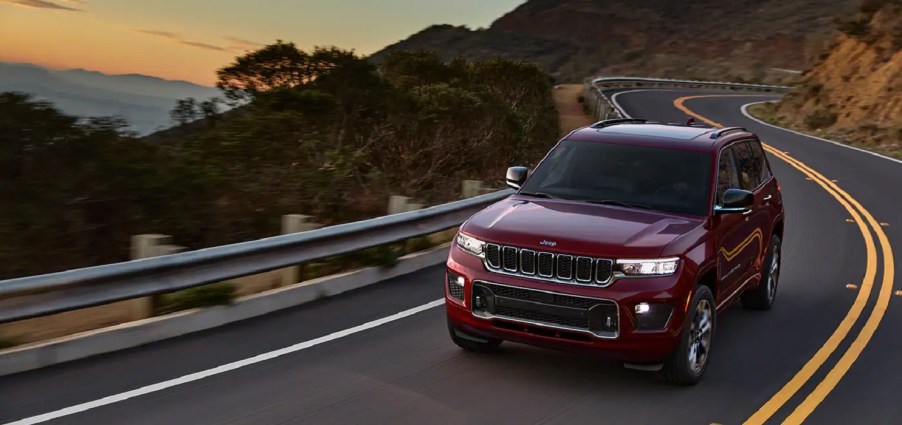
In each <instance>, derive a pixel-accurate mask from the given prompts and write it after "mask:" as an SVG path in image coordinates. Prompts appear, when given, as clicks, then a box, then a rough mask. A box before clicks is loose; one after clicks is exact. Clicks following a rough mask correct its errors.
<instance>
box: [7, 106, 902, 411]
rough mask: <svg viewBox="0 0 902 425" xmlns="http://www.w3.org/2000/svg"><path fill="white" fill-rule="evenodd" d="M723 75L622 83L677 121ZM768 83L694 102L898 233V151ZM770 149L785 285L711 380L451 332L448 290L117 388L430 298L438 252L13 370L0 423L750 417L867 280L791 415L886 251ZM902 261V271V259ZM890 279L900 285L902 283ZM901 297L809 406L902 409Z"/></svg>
mask: <svg viewBox="0 0 902 425" xmlns="http://www.w3.org/2000/svg"><path fill="white" fill-rule="evenodd" d="M717 93H721V92H699V91H691V92H686V91H682V92H681V91H660V90H659V91H640V92H629V93H622V94H619V95H618V96H617V100H618V101H619V103H620V104H621V105H622V106H623V107H624V108H625V109H626V110H627V111H628V112H629V113H630V114H632V115H634V116H641V117H644V118H648V119H654V120H663V121H669V122H676V121H680V122H681V121H685V119H686V113H685V112H683V111H680V110H678V109H677V108H676V107H675V106H674V100H675V99H677V98H680V97H683V96H688V95H697V94H717ZM767 99H773V96H758V97H709V98H699V99H692V100H687V101H686V102H685V103H684V106H685V107H687V108H689V109H691V110H692V111H694V112H695V113H698V114H700V115H702V116H704V117H707V118H708V119H710V120H713V121H716V122H718V123H722V124H725V125H740V126H744V127H746V128H749V129H750V130H753V131H756V132H758V133H759V134H760V135H761V137H762V139H763V140H764V141H765V142H766V143H767V144H769V145H771V146H774V147H775V148H777V149H779V150H780V151H783V152H789V155H791V157H792V158H795V159H797V160H800V161H802V162H803V163H804V164H806V165H807V166H809V167H811V168H813V169H815V170H817V171H818V172H819V173H821V174H823V175H824V176H826V177H827V178H828V179H831V180H836V184H837V185H838V186H839V187H840V188H842V189H843V190H845V191H846V192H848V193H849V194H850V195H851V196H852V197H854V199H855V200H857V201H858V202H860V203H861V205H862V206H863V207H864V208H865V209H866V210H867V211H869V212H870V214H872V215H873V216H874V217H875V219H876V220H877V221H879V222H884V223H886V224H888V226H881V229H882V231H883V232H885V234H886V235H887V237H888V241H889V243H890V244H892V245H893V246H895V247H902V212H900V206H902V201H900V199H899V197H900V195H902V164H900V163H896V162H892V161H889V160H886V159H883V158H878V157H875V156H872V155H868V154H865V153H861V152H858V151H854V150H851V149H848V148H844V147H839V146H835V145H832V144H829V143H826V142H822V141H818V140H814V139H810V138H807V137H804V136H799V135H796V134H792V133H789V132H785V131H782V130H779V129H774V128H770V127H766V126H763V125H761V124H758V123H755V122H753V121H751V120H750V119H748V118H746V117H744V116H743V115H742V114H741V112H740V107H741V105H743V104H745V103H749V102H753V101H756V100H767ZM769 157H770V160H771V164H772V166H773V168H774V173H775V174H776V176H777V178H778V179H779V181H780V182H781V185H782V190H783V192H784V198H785V204H786V209H787V223H786V235H785V240H784V244H783V255H784V261H783V274H782V276H781V283H780V285H781V286H780V290H779V293H778V298H777V303H776V305H775V307H774V310H772V311H770V312H764V313H762V312H751V311H747V310H744V309H742V308H741V307H740V306H739V305H738V304H737V305H735V306H733V307H732V308H730V309H729V310H728V311H727V312H726V314H724V315H722V316H721V318H720V323H719V329H718V334H717V338H716V340H715V345H714V348H713V353H712V356H713V357H712V359H711V362H712V363H711V365H710V367H709V369H708V372H707V375H706V379H705V380H704V381H703V382H702V383H701V384H699V385H698V386H695V387H691V388H679V387H673V386H670V385H668V384H665V383H664V382H662V381H659V380H657V379H656V378H655V376H654V375H653V374H650V373H646V372H638V371H632V370H627V369H624V368H623V367H622V365H620V364H619V363H614V362H609V361H603V360H599V359H596V358H592V357H588V356H581V355H574V354H569V353H562V352H555V351H547V350H542V349H537V348H531V347H527V346H522V345H516V344H505V345H503V346H502V347H503V349H502V350H500V351H499V352H498V353H496V354H492V355H476V354H471V353H466V352H463V351H461V350H460V349H458V348H457V347H456V346H455V345H453V344H452V343H451V341H450V340H449V339H448V336H447V330H446V328H445V319H444V310H443V308H440V307H438V308H431V309H426V310H425V311H423V312H419V313H416V314H413V315H410V316H409V317H405V318H402V319H400V320H394V321H391V322H388V323H386V324H383V325H381V326H377V327H373V328H372V329H368V330H364V331H361V332H357V333H353V334H351V335H349V336H344V337H334V336H333V337H330V338H329V339H331V340H330V341H327V342H323V343H321V344H318V345H313V346H310V347H309V348H304V349H298V350H296V351H294V352H291V353H288V354H285V355H283V356H281V357H278V358H274V359H270V360H262V361H256V360H251V361H248V362H246V363H247V365H246V366H244V367H241V368H238V369H236V370H232V371H228V372H224V373H215V374H211V375H210V376H208V377H205V378H203V379H197V380H191V382H187V383H184V384H181V385H177V386H172V387H170V388H163V389H159V390H156V389H157V388H158V387H149V388H145V390H142V394H141V395H137V396H134V397H131V398H128V394H126V395H124V396H123V395H122V394H123V393H125V392H127V391H130V390H135V389H138V388H142V387H146V386H149V385H153V384H157V383H161V382H167V381H170V380H173V379H178V378H180V377H183V376H185V375H189V374H192V373H196V372H200V371H206V370H209V369H211V368H214V367H217V366H219V365H222V364H226V363H230V362H235V361H241V360H245V359H249V358H253V357H254V356H256V355H259V354H261V353H268V352H271V351H273V350H277V349H280V348H283V347H287V346H291V345H293V344H297V343H299V342H303V341H308V340H311V339H314V338H318V337H322V336H325V335H329V334H332V333H333V332H338V331H342V330H345V329H348V328H353V327H355V326H358V325H361V324H364V323H367V322H371V321H373V320H377V319H380V318H384V317H387V316H390V315H392V314H394V313H397V312H400V311H403V310H407V309H410V308H414V307H417V306H422V305H424V304H426V303H429V302H431V301H435V300H437V299H439V298H440V297H441V296H442V268H441V267H434V268H430V269H427V270H423V271H420V272H417V273H414V274H411V275H408V276H404V277H402V278H398V279H395V280H392V281H388V282H383V283H380V284H378V285H375V286H372V287H369V288H365V289H362V290H358V291H354V292H351V293H348V294H344V295H342V296H338V297H334V298H330V299H325V300H321V301H318V302H315V303H312V304H309V305H305V306H301V307H298V308H294V309H291V310H287V311H284V312H280V313H277V314H272V315H269V316H265V317H261V318H258V319H252V320H248V321H245V322H242V323H238V324H234V325H229V326H225V327H222V328H218V329H214V330H211V331H207V332H203V333H199V334H195V335H191V336H186V337H183V338H178V339H174V340H169V341H165V342H161V343H157V344H152V345H149V346H145V347H140V348H136V349H132V350H127V351H122V352H119V353H114V354H109V355H104V356H99V357H96V358H92V359H87V360H83V361H76V362H72V363H69V364H63V365H59V366H56V367H50V368H46V369H42V370H38V371H33V372H26V373H22V374H18V375H14V376H7V377H0V423H7V422H10V421H15V420H19V419H24V418H33V417H35V416H37V415H41V414H45V413H48V412H56V411H59V410H60V409H66V408H69V407H71V406H77V405H82V408H85V407H86V408H87V409H82V408H79V409H69V410H64V411H62V412H61V413H59V414H58V415H56V416H59V418H57V419H56V420H53V421H51V422H50V423H67V424H68V423H72V424H106V423H113V424H120V423H122V424H183V423H184V424H288V423H304V424H307V423H311V424H312V423H315V424H320V423H327V424H332V423H374V424H376V423H378V424H383V423H386V424H388V423H391V424H403V423H416V424H422V423H429V424H444V423H449V424H457V423H499V424H508V423H512V424H513V423H516V424H521V423H555V424H557V423H560V424H571V423H592V424H599V423H605V424H608V423H609V424H627V423H628V424H670V423H674V424H705V425H707V424H711V423H719V424H738V423H743V422H744V421H746V420H747V419H748V418H749V417H751V416H752V415H753V414H754V413H755V412H756V411H757V410H758V409H759V408H760V407H761V406H762V405H764V404H765V403H766V402H768V400H770V399H771V397H772V396H773V395H774V394H775V393H777V392H778V391H780V390H781V388H782V387H783V386H784V384H786V383H787V382H788V381H790V379H792V378H793V376H794V375H796V373H797V372H798V371H799V370H800V369H801V368H802V367H803V366H804V365H805V364H806V362H808V361H809V359H811V358H812V356H814V355H815V353H817V352H818V350H819V349H821V348H822V346H824V344H825V342H826V341H827V340H828V338H830V336H831V334H832V333H833V332H834V330H835V329H836V328H837V326H839V325H840V323H841V322H842V320H843V318H844V317H845V316H846V314H847V312H848V311H849V310H850V308H852V307H853V305H854V303H855V299H856V296H857V295H858V294H859V292H858V291H868V292H867V293H868V294H870V296H869V297H868V298H867V299H866V300H867V303H866V304H865V307H864V310H863V313H862V315H861V318H859V320H858V321H857V322H855V324H854V325H853V326H852V327H851V329H850V332H849V334H848V336H847V337H846V338H844V339H843V340H842V341H841V343H840V344H839V346H838V347H837V349H836V350H835V352H833V354H832V355H830V356H829V357H828V358H826V361H825V362H824V364H823V367H821V368H819V369H818V370H817V372H816V373H814V375H813V376H812V378H811V379H810V380H809V381H808V382H807V383H805V385H803V386H801V388H799V390H798V392H796V393H795V394H794V395H792V396H791V397H788V399H787V400H786V403H785V405H784V406H783V407H782V408H780V409H779V410H777V411H776V412H775V414H774V415H773V417H772V418H771V420H770V422H768V423H780V422H781V421H783V419H784V418H786V417H787V416H788V415H789V414H790V413H792V412H793V410H794V409H795V408H796V406H798V405H799V404H800V403H801V402H802V401H803V400H804V399H805V398H806V397H807V396H808V394H809V393H811V392H812V390H814V389H815V388H816V387H817V386H818V385H819V384H820V383H821V382H822V381H824V380H825V379H828V378H829V376H828V372H829V371H830V370H831V369H833V368H834V366H835V365H836V364H837V362H838V360H839V359H840V357H841V356H842V355H843V353H845V352H846V351H847V350H848V349H849V348H850V347H852V340H853V339H854V338H855V336H856V335H858V334H859V333H860V332H861V331H862V330H863V329H865V328H866V326H864V323H865V321H866V319H867V318H869V317H870V315H871V313H872V311H874V310H878V309H879V308H878V307H879V305H880V304H881V301H880V300H879V299H878V296H877V294H878V292H879V290H880V289H881V288H882V286H881V285H882V280H881V279H882V278H883V277H884V270H883V261H885V256H884V253H883V252H882V251H881V250H880V249H879V246H878V247H877V250H876V251H875V252H876V260H877V261H876V264H877V269H876V271H877V275H876V276H877V279H876V280H875V282H874V284H873V287H863V286H862V279H863V277H864V276H865V273H866V269H867V267H868V262H867V255H866V249H865V246H866V245H865V239H864V238H863V236H862V233H861V231H860V230H859V227H858V226H857V225H856V223H855V222H849V221H847V220H850V219H851V217H852V216H851V215H850V213H849V212H848V211H847V210H846V209H845V208H844V207H843V206H842V205H841V204H840V203H839V202H838V201H837V199H835V198H834V197H833V196H831V195H830V194H828V193H827V191H826V190H824V189H823V188H822V187H821V186H820V185H818V184H816V182H815V181H814V180H809V179H808V178H806V175H804V174H802V173H801V172H800V171H799V170H798V169H797V168H794V167H791V166H790V165H788V163H787V162H785V161H783V160H781V159H779V158H777V157H776V156H774V155H769ZM868 231H869V232H872V233H871V234H873V235H874V236H873V238H874V239H875V240H877V239H878V238H877V233H876V232H875V231H873V230H868ZM899 252H902V251H899ZM900 263H902V262H900V261H897V262H896V267H895V274H896V275H897V276H902V266H899V264H900ZM900 279H902V277H900V278H898V279H896V280H897V281H898V280H900ZM849 284H853V285H856V286H857V288H848V287H847V285H849ZM890 284H893V282H890ZM895 286H896V287H895V288H892V291H893V292H895V291H896V290H898V289H896V288H900V287H902V284H898V283H896V284H895ZM884 301H885V300H884ZM900 304H902V297H900V296H896V295H892V296H891V297H890V299H889V303H888V308H886V312H885V316H883V317H882V320H881V321H880V322H879V323H878V325H879V326H877V328H876V332H874V334H873V337H872V338H870V340H869V341H867V343H866V345H864V349H863V351H862V352H861V355H860V356H859V357H857V358H856V359H854V360H855V361H854V363H852V364H851V367H850V368H849V370H848V372H847V373H845V374H843V375H842V377H841V379H839V380H838V384H837V385H836V386H835V388H832V391H829V392H828V393H827V395H826V397H825V398H824V400H823V402H821V403H820V404H818V405H817V407H816V408H815V409H814V411H813V413H812V414H811V415H810V416H809V417H808V419H807V421H806V423H813V424H822V423H823V424H849V423H879V424H899V423H902V403H900V401H899V392H898V391H899V389H900V388H902V371H900V370H899V368H898V365H899V360H900V359H902V338H900V335H902V333H900V332H902V307H900ZM170 382H172V381H170ZM110 396H112V398H109V399H106V400H107V401H106V402H105V401H103V399H104V398H105V397H110ZM98 400H100V402H98ZM107 402H111V403H109V404H106V403H107ZM83 403H87V404H83ZM104 404H106V405H104ZM77 410H84V411H77Z"/></svg>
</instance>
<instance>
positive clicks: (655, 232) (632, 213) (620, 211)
mask: <svg viewBox="0 0 902 425" xmlns="http://www.w3.org/2000/svg"><path fill="white" fill-rule="evenodd" d="M704 223H705V220H704V219H695V218H687V217H684V216H679V215H672V214H667V213H662V212H657V211H646V210H638V209H631V208H622V207H616V206H608V205H596V204H587V203H585V202H577V201H566V200H557V199H523V198H517V197H512V198H508V199H505V200H503V201H501V202H498V203H496V204H494V205H492V206H490V207H488V208H486V209H484V210H482V211H480V212H479V213H477V214H475V215H474V216H473V217H471V218H470V219H469V220H468V221H467V222H466V223H465V224H464V226H463V227H462V229H461V230H462V231H463V232H465V233H467V234H469V235H472V236H473V237H476V238H478V239H482V240H484V241H486V242H494V243H499V244H508V245H514V246H518V247H523V248H531V249H536V250H544V251H551V252H566V253H570V254H575V255H588V256H596V257H611V258H626V257H633V258H637V257H638V258H641V257H646V258H654V257H657V256H659V255H660V254H661V253H662V251H663V250H664V248H665V247H666V246H667V245H668V244H670V243H671V242H673V241H674V240H675V239H677V238H678V237H680V236H682V235H685V234H687V233H690V232H692V231H693V230H695V229H699V228H700V227H702V226H703V225H704Z"/></svg>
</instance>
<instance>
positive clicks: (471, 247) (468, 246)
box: [457, 233, 485, 258]
mask: <svg viewBox="0 0 902 425" xmlns="http://www.w3.org/2000/svg"><path fill="white" fill-rule="evenodd" d="M457 246H459V247H460V249H462V250H464V251H466V252H469V253H470V254H473V255H475V256H477V257H480V258H482V257H483V256H484V251H485V242H483V241H481V240H479V239H476V238H474V237H472V236H467V235H465V234H463V233H458V234H457Z"/></svg>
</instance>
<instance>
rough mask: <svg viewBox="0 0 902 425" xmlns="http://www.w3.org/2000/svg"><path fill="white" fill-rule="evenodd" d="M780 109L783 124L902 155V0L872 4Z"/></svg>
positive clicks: (849, 20) (845, 27)
mask: <svg viewBox="0 0 902 425" xmlns="http://www.w3.org/2000/svg"><path fill="white" fill-rule="evenodd" d="M837 27H838V29H839V30H840V34H838V35H837V38H836V40H835V42H834V44H833V46H832V48H830V49H828V50H825V51H824V53H823V55H822V60H821V61H820V62H819V63H817V64H816V65H815V66H814V67H812V68H811V69H810V70H809V71H807V72H806V73H805V74H804V80H803V82H802V84H801V85H800V86H799V87H798V88H797V89H796V90H795V91H794V92H793V93H790V94H789V95H787V96H786V98H785V99H784V101H783V102H781V103H780V104H779V105H778V106H777V108H776V115H777V116H776V117H775V119H776V120H777V121H779V122H780V123H781V124H783V125H789V126H794V127H798V128H802V129H805V130H814V131H818V132H821V133H822V134H827V135H828V136H829V137H833V138H837V139H840V140H845V141H847V142H849V143H853V144H862V145H869V147H872V148H875V149H877V150H880V151H883V152H885V153H889V154H895V155H897V156H902V0H871V1H868V2H865V4H864V6H863V8H862V10H861V11H860V12H858V13H856V14H851V15H849V16H848V17H845V18H843V19H840V20H838V22H837Z"/></svg>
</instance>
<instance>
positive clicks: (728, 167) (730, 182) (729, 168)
mask: <svg viewBox="0 0 902 425" xmlns="http://www.w3.org/2000/svg"><path fill="white" fill-rule="evenodd" d="M738 187H739V177H738V176H737V174H736V162H734V161H733V154H732V150H731V149H724V150H723V152H721V154H720V161H719V165H718V169H717V195H716V198H715V199H714V202H715V203H716V204H717V205H723V194H724V192H726V191H727V189H735V188H738Z"/></svg>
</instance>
